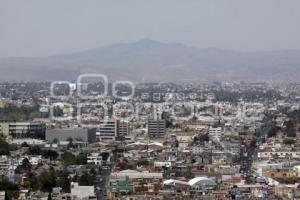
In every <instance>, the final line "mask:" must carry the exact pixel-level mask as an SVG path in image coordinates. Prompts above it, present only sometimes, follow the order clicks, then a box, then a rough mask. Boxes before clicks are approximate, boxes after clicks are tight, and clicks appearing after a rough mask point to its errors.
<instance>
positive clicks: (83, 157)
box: [75, 153, 87, 165]
mask: <svg viewBox="0 0 300 200" xmlns="http://www.w3.org/2000/svg"><path fill="white" fill-rule="evenodd" d="M75 164H77V165H86V164H87V154H86V153H80V154H78V156H76V162H75Z"/></svg>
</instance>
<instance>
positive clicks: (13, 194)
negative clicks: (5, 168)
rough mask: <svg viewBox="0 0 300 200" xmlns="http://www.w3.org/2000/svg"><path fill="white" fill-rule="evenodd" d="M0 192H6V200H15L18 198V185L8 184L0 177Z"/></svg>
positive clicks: (6, 180) (4, 178)
mask: <svg viewBox="0 0 300 200" xmlns="http://www.w3.org/2000/svg"><path fill="white" fill-rule="evenodd" d="M0 191H5V192H6V195H7V198H6V199H17V198H18V197H19V187H18V185H16V184H14V183H11V182H9V181H8V179H7V178H6V177H5V176H1V177H0Z"/></svg>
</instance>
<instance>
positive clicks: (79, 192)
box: [71, 182, 95, 200]
mask: <svg viewBox="0 0 300 200" xmlns="http://www.w3.org/2000/svg"><path fill="white" fill-rule="evenodd" d="M71 195H72V197H76V198H78V199H81V200H85V199H90V198H91V197H93V198H94V197H95V189H94V186H79V185H78V183H75V182H72V183H71Z"/></svg>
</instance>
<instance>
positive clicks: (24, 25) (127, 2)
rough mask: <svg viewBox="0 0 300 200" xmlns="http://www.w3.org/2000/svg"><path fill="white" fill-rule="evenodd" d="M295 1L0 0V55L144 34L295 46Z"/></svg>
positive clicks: (299, 44)
mask: <svg viewBox="0 0 300 200" xmlns="http://www.w3.org/2000/svg"><path fill="white" fill-rule="evenodd" d="M299 10H300V1H299V0H0V57H12V56H13V57H14V56H46V55H54V54H64V53H71V52H76V51H82V50H87V49H92V48H98V47H102V46H107V45H110V44H115V43H120V42H134V41H137V40H140V39H143V38H149V39H153V40H158V41H161V42H171V43H173V42H174V43H183V44H187V45H191V46H195V47H199V48H209V47H213V48H224V49H231V50H237V51H269V50H279V49H300V12H299Z"/></svg>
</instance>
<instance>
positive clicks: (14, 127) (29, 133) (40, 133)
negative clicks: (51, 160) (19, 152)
mask: <svg viewBox="0 0 300 200" xmlns="http://www.w3.org/2000/svg"><path fill="white" fill-rule="evenodd" d="M0 124H1V125H0V129H1V130H0V133H1V134H2V135H4V136H10V137H12V138H13V139H22V138H32V139H40V140H45V139H46V124H45V123H42V122H2V123H0Z"/></svg>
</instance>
